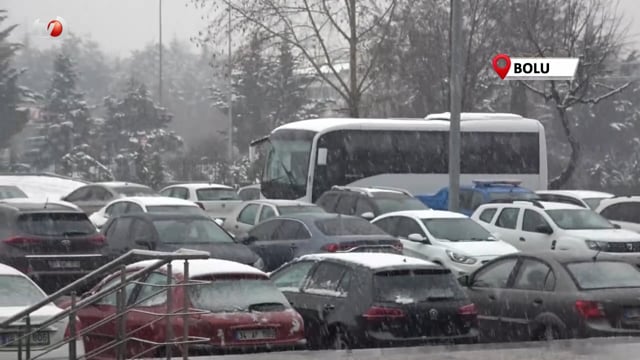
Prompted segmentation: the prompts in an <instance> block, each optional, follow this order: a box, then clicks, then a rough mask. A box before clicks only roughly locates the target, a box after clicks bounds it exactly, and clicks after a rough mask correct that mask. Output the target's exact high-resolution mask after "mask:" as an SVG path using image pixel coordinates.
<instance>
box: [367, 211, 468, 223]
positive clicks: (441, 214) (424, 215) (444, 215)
mask: <svg viewBox="0 0 640 360" xmlns="http://www.w3.org/2000/svg"><path fill="white" fill-rule="evenodd" d="M390 216H408V217H412V218H415V219H453V218H455V219H464V218H469V217H468V216H467V215H464V214H460V213H457V212H453V211H446V210H432V209H426V210H404V211H394V212H390V213H385V214H383V215H380V216H378V217H377V218H375V219H373V220H371V221H372V222H373V221H376V220H378V219H383V218H387V217H390Z"/></svg>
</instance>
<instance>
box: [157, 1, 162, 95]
mask: <svg viewBox="0 0 640 360" xmlns="http://www.w3.org/2000/svg"><path fill="white" fill-rule="evenodd" d="M158 33H159V41H158V54H159V55H158V61H159V64H158V65H159V66H158V69H159V70H158V103H159V105H160V106H162V0H158Z"/></svg>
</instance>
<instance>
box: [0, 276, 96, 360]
mask: <svg viewBox="0 0 640 360" xmlns="http://www.w3.org/2000/svg"><path fill="white" fill-rule="evenodd" d="M46 297H47V295H46V294H45V292H44V291H42V289H40V288H39V287H38V285H36V284H35V283H34V282H33V281H32V280H31V279H29V277H27V276H26V275H24V274H23V273H21V272H20V271H18V270H16V269H14V268H12V267H10V266H7V265H4V264H0V322H2V321H5V320H7V319H9V318H10V317H11V316H13V315H15V314H17V313H18V312H20V311H22V310H24V309H26V308H27V307H29V306H31V305H33V304H35V303H37V302H39V301H41V300H43V299H45V298H46ZM61 311H63V310H62V309H60V308H59V307H57V306H55V305H54V304H49V305H45V306H43V307H41V308H40V309H38V310H36V311H35V312H33V313H31V326H32V328H33V329H34V330H35V329H36V327H38V325H39V324H42V323H44V322H45V321H47V320H49V319H51V318H52V317H53V316H55V315H57V314H59V313H60V312H61ZM68 323H69V317H68V316H65V317H63V318H62V319H61V320H59V321H58V322H56V323H54V324H52V325H51V326H48V327H47V328H46V330H43V331H38V332H36V333H35V334H33V335H32V337H31V346H30V351H31V357H32V358H33V357H36V356H37V357H38V358H39V359H68V358H69V353H68V350H69V345H68V344H64V345H60V346H57V347H56V348H55V349H54V350H52V351H51V352H49V353H47V354H45V355H42V356H40V355H41V354H42V353H43V352H44V351H45V350H48V348H49V347H52V346H55V344H58V343H60V342H61V341H63V339H64V337H65V334H66V333H67V332H68V331H69V329H68V328H67V327H68V326H67V325H68ZM20 324H23V322H22V321H21V322H20ZM20 328H21V329H23V326H20ZM16 334H17V326H15V325H14V326H9V327H7V328H2V329H0V344H6V345H5V346H1V345H0V360H5V359H6V360H9V359H11V360H15V359H19V358H20V357H18V346H17V343H15V342H14V343H11V342H12V341H13V340H14V339H15V338H16ZM74 341H76V350H77V355H78V356H82V355H84V343H83V341H81V340H80V339H77V340H74ZM23 344H24V341H23ZM24 356H26V354H25V349H24V345H23V348H22V357H24Z"/></svg>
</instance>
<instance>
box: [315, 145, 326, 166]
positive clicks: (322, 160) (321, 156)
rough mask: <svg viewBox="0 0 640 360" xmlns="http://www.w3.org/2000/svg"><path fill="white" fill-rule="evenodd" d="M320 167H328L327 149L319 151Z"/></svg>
mask: <svg viewBox="0 0 640 360" xmlns="http://www.w3.org/2000/svg"><path fill="white" fill-rule="evenodd" d="M317 163H318V165H327V148H319V149H318V161H317Z"/></svg>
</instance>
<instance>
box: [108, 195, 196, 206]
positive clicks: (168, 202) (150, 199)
mask: <svg viewBox="0 0 640 360" xmlns="http://www.w3.org/2000/svg"><path fill="white" fill-rule="evenodd" d="M123 201H129V202H134V203H136V204H138V205H140V206H195V207H198V205H197V204H196V203H194V202H193V201H189V200H184V199H178V198H172V197H168V196H130V197H124V198H120V199H116V200H113V201H112V202H110V203H108V204H107V205H105V208H106V207H107V206H110V205H111V204H115V203H118V202H123Z"/></svg>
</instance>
